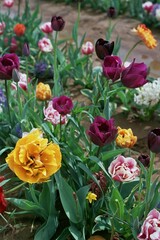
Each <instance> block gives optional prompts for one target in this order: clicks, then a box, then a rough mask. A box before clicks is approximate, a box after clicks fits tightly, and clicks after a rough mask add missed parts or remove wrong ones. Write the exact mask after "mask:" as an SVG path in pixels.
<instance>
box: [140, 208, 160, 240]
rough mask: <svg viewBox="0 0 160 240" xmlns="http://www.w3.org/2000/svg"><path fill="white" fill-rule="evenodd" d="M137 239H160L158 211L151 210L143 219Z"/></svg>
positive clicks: (159, 216)
mask: <svg viewBox="0 0 160 240" xmlns="http://www.w3.org/2000/svg"><path fill="white" fill-rule="evenodd" d="M137 239H138V240H151V239H155V240H158V239H160V212H158V211H157V210H156V209H153V210H151V211H150V212H149V213H148V215H147V218H146V220H145V221H144V223H143V225H142V227H141V232H140V234H139V235H138V236H137Z"/></svg>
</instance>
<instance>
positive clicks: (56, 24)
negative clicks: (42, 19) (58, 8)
mask: <svg viewBox="0 0 160 240" xmlns="http://www.w3.org/2000/svg"><path fill="white" fill-rule="evenodd" d="M51 26H52V29H53V30H54V31H62V30H63V28H64V26H65V21H64V20H63V18H62V17H60V16H58V17H57V16H53V17H52V19H51Z"/></svg>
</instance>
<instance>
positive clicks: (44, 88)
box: [36, 82, 52, 101]
mask: <svg viewBox="0 0 160 240" xmlns="http://www.w3.org/2000/svg"><path fill="white" fill-rule="evenodd" d="M51 95H52V92H51V88H50V86H49V84H44V83H42V82H40V83H38V85H37V87H36V98H37V99H38V100H41V101H45V100H49V99H50V98H51Z"/></svg>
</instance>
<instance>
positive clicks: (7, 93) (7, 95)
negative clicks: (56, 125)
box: [5, 80, 11, 124]
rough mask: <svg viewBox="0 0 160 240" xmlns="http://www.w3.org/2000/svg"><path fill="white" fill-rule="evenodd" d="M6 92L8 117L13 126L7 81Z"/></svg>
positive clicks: (6, 83)
mask: <svg viewBox="0 0 160 240" xmlns="http://www.w3.org/2000/svg"><path fill="white" fill-rule="evenodd" d="M5 91H6V98H7V110H8V117H9V122H10V124H11V113H10V107H9V91H8V82H7V80H5Z"/></svg>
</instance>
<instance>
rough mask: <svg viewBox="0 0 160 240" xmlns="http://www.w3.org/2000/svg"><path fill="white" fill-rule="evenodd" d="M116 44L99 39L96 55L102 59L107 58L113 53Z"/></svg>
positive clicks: (96, 45)
mask: <svg viewBox="0 0 160 240" xmlns="http://www.w3.org/2000/svg"><path fill="white" fill-rule="evenodd" d="M113 48H114V42H111V43H110V42H108V41H105V40H103V39H102V38H100V39H98V40H97V42H96V44H95V50H96V54H97V56H98V57H99V58H100V59H102V60H103V59H104V58H105V56H110V55H111V54H112V52H113Z"/></svg>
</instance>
